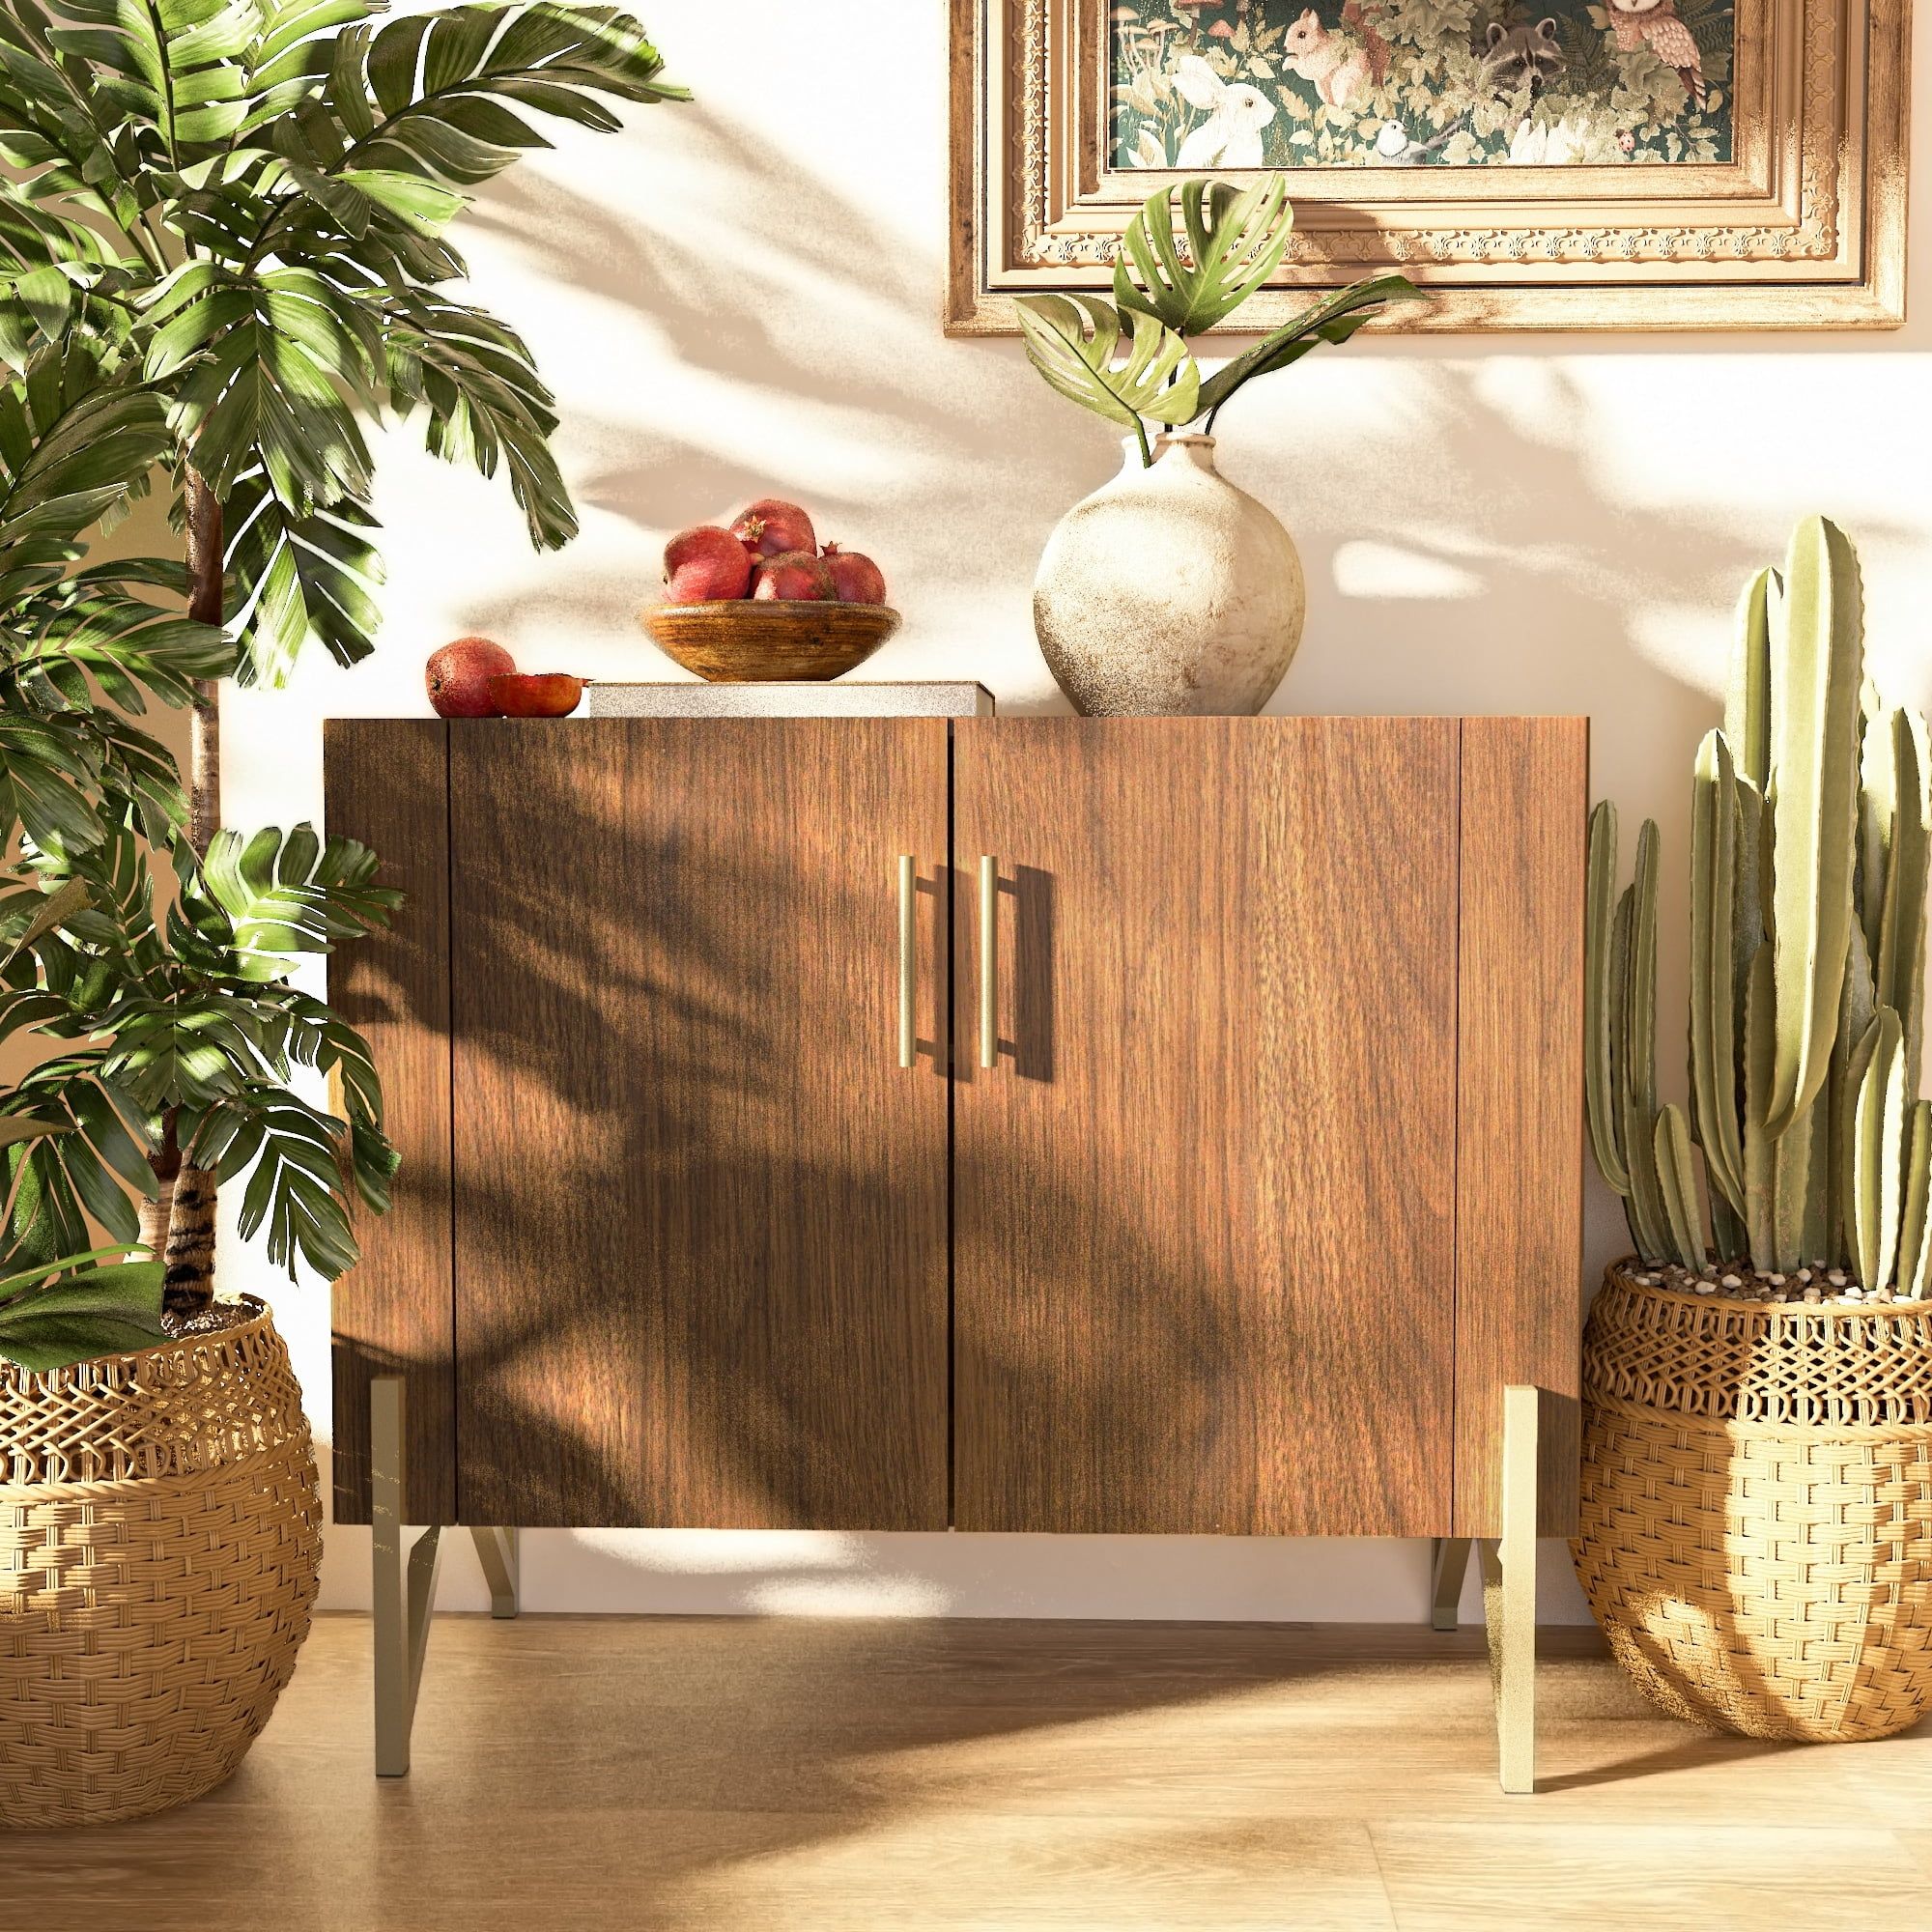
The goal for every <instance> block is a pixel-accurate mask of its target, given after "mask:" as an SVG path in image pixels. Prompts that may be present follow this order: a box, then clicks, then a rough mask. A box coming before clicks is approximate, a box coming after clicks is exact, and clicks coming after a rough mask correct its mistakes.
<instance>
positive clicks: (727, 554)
mask: <svg viewBox="0 0 1932 1932" xmlns="http://www.w3.org/2000/svg"><path fill="white" fill-rule="evenodd" d="M751 587H752V558H751V555H750V554H749V553H748V552H747V551H746V549H745V546H744V545H743V544H741V543H740V542H739V541H738V539H737V538H736V537H734V536H733V535H732V534H731V532H730V531H729V530H726V529H720V528H719V526H717V525H716V524H699V525H698V526H697V527H696V529H689V530H679V531H678V533H677V535H676V536H674V537H672V538H671V540H670V542H669V543H668V544H666V545H665V595H666V597H667V598H668V600H669V601H670V602H671V603H673V604H719V603H727V602H729V601H730V600H731V599H732V598H735V597H742V596H744V595H745V593H746V592H747V591H748V590H750V588H751Z"/></svg>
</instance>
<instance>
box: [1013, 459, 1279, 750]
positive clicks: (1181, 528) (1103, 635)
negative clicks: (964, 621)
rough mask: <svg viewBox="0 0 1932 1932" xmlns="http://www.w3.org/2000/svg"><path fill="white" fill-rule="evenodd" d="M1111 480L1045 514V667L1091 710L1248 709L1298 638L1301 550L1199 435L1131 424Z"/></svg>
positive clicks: (1196, 712) (1038, 616)
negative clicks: (1142, 429) (1049, 518)
mask: <svg viewBox="0 0 1932 1932" xmlns="http://www.w3.org/2000/svg"><path fill="white" fill-rule="evenodd" d="M1123 447H1124V450H1125V461H1124V463H1123V464H1122V469H1121V473H1120V474H1119V475H1118V476H1116V477H1115V478H1114V480H1113V481H1112V482H1111V483H1108V484H1106V485H1105V486H1104V487H1103V488H1101V489H1099V490H1096V491H1094V494H1093V495H1092V496H1091V497H1087V498H1086V499H1085V500H1084V501H1083V502H1079V503H1076V504H1075V505H1074V506H1073V508H1072V509H1070V510H1069V511H1067V513H1066V515H1065V517H1063V518H1062V519H1061V520H1060V522H1059V524H1058V525H1057V526H1055V528H1054V532H1053V534H1052V536H1050V537H1049V538H1048V539H1047V544H1046V550H1045V552H1044V554H1042V555H1041V557H1040V560H1039V574H1038V576H1037V578H1036V579H1035V580H1034V592H1033V615H1034V629H1035V631H1036V632H1037V634H1038V637H1039V647H1040V650H1041V652H1042V653H1043V654H1044V656H1045V658H1046V662H1047V667H1048V668H1049V669H1050V670H1051V671H1052V672H1053V675H1054V677H1055V678H1056V679H1057V680H1058V682H1059V684H1060V688H1061V690H1063V691H1064V692H1065V694H1066V695H1067V696H1068V697H1069V698H1071V699H1072V700H1073V704H1074V708H1075V709H1076V710H1078V711H1080V712H1082V713H1084V714H1086V715H1087V716H1090V717H1123V716H1135V715H1139V716H1153V717H1177V716H1201V717H1246V716H1249V715H1251V714H1253V713H1254V712H1257V711H1259V710H1260V709H1261V708H1262V706H1263V705H1264V704H1265V703H1266V702H1267V701H1268V699H1269V697H1271V696H1273V695H1274V690H1275V687H1276V686H1277V685H1278V684H1280V682H1281V680H1282V677H1283V675H1284V673H1285V672H1286V671H1287V669H1288V667H1289V664H1290V662H1291V661H1292V660H1293V656H1294V651H1295V646H1296V645H1297V644H1299V643H1300V641H1301V618H1302V610H1303V604H1304V591H1303V586H1302V578H1301V559H1300V557H1299V556H1298V555H1297V554H1295V549H1294V544H1293V540H1292V539H1291V538H1290V536H1289V534H1288V532H1287V531H1286V530H1285V529H1284V528H1283V527H1282V526H1281V524H1280V521H1279V520H1278V519H1277V518H1276V517H1275V516H1274V515H1273V514H1272V513H1271V512H1270V511H1269V510H1268V509H1266V508H1265V507H1264V505H1263V504H1261V503H1259V502H1257V501H1256V500H1255V498H1254V497H1250V496H1249V495H1248V494H1247V492H1246V491H1245V490H1237V489H1236V488H1235V486H1234V485H1233V484H1232V483H1230V482H1229V481H1228V480H1227V479H1226V478H1225V477H1224V476H1222V475H1221V473H1220V472H1219V471H1218V470H1217V469H1215V468H1214V439H1213V438H1212V437H1211V436H1163V437H1160V438H1159V439H1157V440H1156V441H1155V443H1154V445H1153V447H1154V461H1153V463H1152V465H1151V466H1149V465H1146V464H1144V463H1143V462H1142V461H1141V448H1140V442H1139V440H1138V439H1136V438H1132V437H1129V438H1128V439H1127V440H1126V441H1125V443H1124V445H1123Z"/></svg>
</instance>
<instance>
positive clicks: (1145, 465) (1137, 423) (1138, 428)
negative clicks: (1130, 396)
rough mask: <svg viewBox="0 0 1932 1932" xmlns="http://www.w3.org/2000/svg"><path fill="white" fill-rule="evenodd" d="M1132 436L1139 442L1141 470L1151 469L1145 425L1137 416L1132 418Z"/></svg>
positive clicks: (1151, 459)
mask: <svg viewBox="0 0 1932 1932" xmlns="http://www.w3.org/2000/svg"><path fill="white" fill-rule="evenodd" d="M1134 434H1135V435H1136V436H1137V437H1139V438H1140V440H1141V468H1142V469H1152V468H1153V451H1152V449H1151V448H1150V447H1149V445H1148V433H1147V424H1146V423H1144V422H1143V421H1142V420H1141V419H1140V417H1139V416H1136V417H1135V418H1134Z"/></svg>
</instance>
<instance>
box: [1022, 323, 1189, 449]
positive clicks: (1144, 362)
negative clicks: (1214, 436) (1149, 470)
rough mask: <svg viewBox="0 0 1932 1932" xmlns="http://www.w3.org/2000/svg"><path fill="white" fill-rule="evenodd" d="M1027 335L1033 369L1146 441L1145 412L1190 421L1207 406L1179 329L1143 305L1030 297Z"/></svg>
mask: <svg viewBox="0 0 1932 1932" xmlns="http://www.w3.org/2000/svg"><path fill="white" fill-rule="evenodd" d="M1015 306H1016V307H1017V308H1018V310H1019V318H1020V333H1021V334H1022V335H1024V336H1025V337H1026V350H1027V356H1028V358H1029V359H1030V360H1031V361H1032V363H1033V366H1034V367H1035V368H1036V369H1037V370H1038V371H1039V373H1040V374H1041V375H1042V376H1044V377H1045V378H1046V381H1047V383H1048V384H1049V385H1050V386H1052V387H1053V388H1055V389H1058V390H1059V391H1060V393H1061V394H1062V395H1063V396H1065V397H1066V398H1067V399H1068V400H1069V401H1071V402H1076V403H1078V404H1079V405H1080V406H1081V408H1082V409H1088V410H1092V411H1093V412H1094V414H1095V415H1102V416H1105V417H1106V418H1107V419H1108V421H1110V422H1117V423H1124V424H1125V425H1126V426H1127V427H1128V428H1130V429H1131V430H1133V431H1134V432H1135V434H1136V435H1137V436H1139V437H1140V439H1141V452H1142V455H1143V457H1145V456H1146V454H1147V432H1146V431H1145V430H1144V429H1143V428H1142V427H1141V418H1142V417H1143V416H1152V417H1153V419H1154V420H1155V421H1156V422H1164V423H1180V422H1186V421H1188V420H1189V419H1190V418H1191V417H1192V416H1193V415H1194V412H1195V411H1196V410H1197V409H1198V408H1199V407H1200V395H1201V371H1200V369H1199V367H1198V366H1197V365H1196V363H1195V360H1194V357H1193V356H1192V355H1189V354H1188V353H1187V345H1186V343H1184V342H1183V341H1181V339H1180V337H1179V336H1178V335H1177V334H1175V332H1174V331H1173V329H1171V328H1169V327H1166V326H1165V325H1164V324H1162V323H1160V322H1157V321H1156V320H1155V319H1154V318H1153V317H1152V316H1151V315H1147V314H1145V313H1143V312H1141V311H1139V310H1133V311H1130V312H1128V313H1127V314H1125V315H1122V314H1121V313H1120V312H1119V311H1118V310H1117V309H1115V308H1114V307H1113V306H1112V305H1111V304H1110V303H1108V302H1104V301H1102V300H1100V299H1099V298H1098V297H1096V296H1022V297H1021V298H1019V300H1018V302H1017V303H1016V304H1015ZM1122 323H1125V324H1127V325H1128V326H1129V329H1130V331H1131V332H1130V334H1129V336H1128V340H1127V348H1126V360H1125V361H1124V362H1123V363H1122V364H1121V365H1120V366H1119V367H1118V368H1117V367H1116V366H1115V363H1114V355H1115V352H1116V350H1118V349H1119V348H1120V346H1121V335H1122Z"/></svg>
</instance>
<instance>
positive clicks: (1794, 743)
mask: <svg viewBox="0 0 1932 1932" xmlns="http://www.w3.org/2000/svg"><path fill="white" fill-rule="evenodd" d="M1863 669H1864V667H1863V638H1862V610H1861V591H1860V582H1859V567H1858V558H1857V554H1856V553H1855V552H1854V551H1853V549H1852V546H1851V544H1850V542H1849V541H1848V540H1847V539H1846V537H1845V536H1844V534H1843V532H1842V531H1840V530H1839V529H1837V528H1836V527H1835V526H1833V525H1832V524H1831V523H1829V522H1827V521H1826V520H1825V519H1823V518H1821V517H1813V518H1810V519H1808V520H1806V521H1805V522H1804V523H1803V524H1801V525H1800V526H1799V527H1798V529H1797V530H1796V531H1795V532H1794V534H1793V536H1792V539H1791V544H1790V548H1789V551H1788V553H1787V554H1786V557H1785V560H1784V566H1783V569H1782V571H1781V572H1779V571H1776V570H1763V571H1760V572H1758V573H1757V575H1756V576H1755V577H1753V578H1752V580H1751V582H1750V583H1749V584H1748V585H1747V588H1746V591H1745V594H1744V596H1743V598H1742V600H1741V601H1740V604H1739V608H1738V618H1737V642H1736V647H1735V651H1734V655H1733V660H1732V669H1731V687H1730V692H1729V696H1728V700H1727V703H1726V705H1725V713H1724V724H1723V725H1722V726H1721V727H1720V728H1719V729H1716V730H1713V731H1711V732H1710V733H1708V734H1707V736H1706V737H1705V738H1704V740H1703V742H1702V744H1701V745H1700V746H1699V747H1698V750H1697V756H1696V762H1695V766H1694V771H1693V777H1692V791H1691V829H1690V1015H1689V1019H1690V1024H1689V1028H1688V1035H1689V1048H1690V1056H1689V1079H1688V1083H1687V1084H1688V1090H1689V1102H1690V1104H1689V1109H1688V1112H1687V1111H1686V1109H1684V1108H1682V1107H1680V1106H1678V1105H1677V1104H1676V1103H1675V1102H1662V1103H1661V1102H1660V1099H1659V1094H1658V1088H1657V1077H1656V1066H1655V1039H1656V1024H1657V1015H1656V999H1657V872H1658V865H1659V839H1658V832H1657V827H1656V825H1655V824H1654V823H1652V822H1650V821H1646V822H1645V824H1644V825H1643V827H1642V830H1641V831H1640V833H1639V835H1638V838H1637V851H1636V864H1635V868H1634V877H1633V879H1632V881H1631V883H1630V884H1629V885H1627V886H1626V887H1624V889H1623V891H1622V892H1621V894H1619V892H1618V890H1617V818H1616V810H1615V808H1614V807H1613V806H1611V805H1610V804H1608V803H1607V802H1605V803H1604V804H1602V805H1599V806H1598V808H1597V810H1595V812H1594V813H1593V814H1592V816H1591V821H1590V853H1589V874H1588V889H1587V894H1586V904H1587V911H1586V919H1587V932H1586V948H1587V961H1586V970H1587V977H1586V1028H1585V1031H1586V1061H1585V1093H1586V1098H1587V1103H1588V1112H1587V1118H1588V1124H1589V1131H1590V1143H1591V1147H1592V1150H1593V1151H1594V1152H1595V1155H1596V1159H1597V1165H1598V1168H1599V1171H1600V1172H1601V1173H1602V1174H1603V1176H1604V1179H1605V1180H1606V1181H1607V1182H1608V1183H1609V1185H1610V1186H1611V1187H1612V1188H1613V1189H1615V1191H1616V1192H1617V1193H1618V1194H1619V1195H1620V1196H1621V1197H1622V1198H1623V1202H1624V1208H1625V1214H1626V1218H1627V1219H1628V1220H1629V1223H1630V1229H1631V1237H1632V1240H1633V1241H1634V1244H1635V1246H1636V1250H1637V1254H1638V1257H1639V1259H1640V1260H1641V1261H1643V1262H1644V1263H1646V1264H1668V1263H1671V1262H1675V1263H1677V1264H1680V1265H1681V1266H1683V1267H1684V1268H1686V1269H1689V1270H1690V1271H1692V1272H1703V1273H1708V1272H1709V1271H1710V1270H1711V1269H1712V1268H1713V1267H1714V1266H1715V1265H1717V1264H1719V1263H1720V1262H1735V1263H1737V1264H1746V1263H1747V1264H1748V1265H1749V1266H1750V1267H1752V1268H1753V1269H1755V1270H1757V1271H1758V1272H1759V1273H1760V1274H1770V1273H1784V1272H1788V1271H1792V1270H1796V1269H1799V1268H1801V1267H1809V1268H1819V1267H1823V1268H1827V1269H1833V1270H1836V1269H1845V1270H1848V1271H1850V1273H1851V1274H1852V1275H1854V1276H1855V1277H1856V1281H1857V1283H1858V1284H1859V1285H1860V1286H1861V1288H1862V1289H1865V1290H1872V1291H1878V1290H1883V1291H1885V1292H1887V1293H1890V1292H1892V1291H1893V1289H1894V1288H1895V1289H1896V1292H1897V1293H1901V1294H1908V1295H1915V1296H1916V1295H1919V1294H1922V1293H1926V1292H1928V1290H1932V1100H1925V1099H1920V1098H1919V1097H1918V1082H1919V1075H1920V1067H1921V1061H1922V1054H1923V1042H1924V1020H1925V1015H1924V994H1923V983H1922V982H1923V978H1924V967H1925V946H1926V926H1927V877H1928V867H1932V753H1928V740H1927V735H1926V729H1925V723H1924V720H1923V719H1922V718H1920V717H1918V715H1917V714H1916V713H1913V712H1910V711H1906V710H1903V709H1900V708H1898V707H1894V706H1890V705H1888V704H1886V703H1885V702H1884V701H1883V699H1882V698H1880V697H1879V696H1878V695H1877V694H1876V693H1875V692H1874V691H1873V690H1872V689H1871V687H1870V686H1869V685H1867V684H1866V683H1865V681H1864V675H1863ZM1700 1165H1701V1168H1702V1180H1703V1191H1704V1196H1705V1197H1707V1198H1708V1222H1707V1217H1706V1212H1705V1207H1704V1202H1703V1200H1702V1199H1700V1195H1699V1188H1698V1168H1699V1166H1700ZM1707 1225H1708V1230H1709V1238H1711V1239H1714V1240H1715V1242H1716V1253H1715V1255H1714V1254H1713V1253H1712V1252H1711V1251H1710V1249H1709V1248H1707V1246H1706V1241H1707V1233H1706V1230H1707ZM1837 1278H1838V1277H1837V1276H1836V1275H1835V1274H1834V1275H1833V1280H1836V1279H1837Z"/></svg>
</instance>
